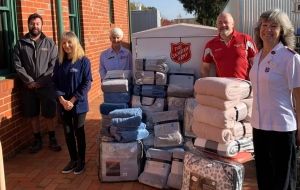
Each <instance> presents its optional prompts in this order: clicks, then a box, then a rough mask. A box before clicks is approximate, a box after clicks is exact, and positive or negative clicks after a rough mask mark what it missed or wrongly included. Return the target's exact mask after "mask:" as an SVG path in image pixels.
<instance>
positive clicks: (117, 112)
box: [109, 108, 142, 119]
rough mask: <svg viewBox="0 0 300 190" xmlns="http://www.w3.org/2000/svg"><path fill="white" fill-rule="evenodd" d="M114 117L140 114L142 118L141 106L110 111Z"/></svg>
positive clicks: (110, 114)
mask: <svg viewBox="0 0 300 190" xmlns="http://www.w3.org/2000/svg"><path fill="white" fill-rule="evenodd" d="M109 116H110V117H112V118H128V117H132V116H139V117H140V118H141V119H142V110H141V108H127V109H116V110H114V111H112V112H110V113H109Z"/></svg>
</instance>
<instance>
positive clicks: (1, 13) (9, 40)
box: [0, 0, 18, 76]
mask: <svg viewBox="0 0 300 190" xmlns="http://www.w3.org/2000/svg"><path fill="white" fill-rule="evenodd" d="M17 36H18V31H17V24H16V4H15V1H11V0H0V57H1V61H0V76H5V75H8V74H10V73H12V72H13V66H12V53H13V48H14V45H15V43H16V40H17V39H16V38H17Z"/></svg>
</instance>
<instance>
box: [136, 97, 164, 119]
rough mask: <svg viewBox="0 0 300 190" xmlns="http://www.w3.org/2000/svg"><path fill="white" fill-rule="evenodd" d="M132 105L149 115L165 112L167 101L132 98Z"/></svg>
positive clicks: (162, 99)
mask: <svg viewBox="0 0 300 190" xmlns="http://www.w3.org/2000/svg"><path fill="white" fill-rule="evenodd" d="M131 105H132V107H133V108H137V107H140V108H141V109H142V110H143V113H144V114H146V115H148V114H149V113H153V112H160V111H163V110H164V107H165V99H164V98H150V97H140V96H132V100H131Z"/></svg>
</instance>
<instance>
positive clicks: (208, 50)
mask: <svg viewBox="0 0 300 190" xmlns="http://www.w3.org/2000/svg"><path fill="white" fill-rule="evenodd" d="M256 52H257V49H256V46H255V43H254V42H253V40H252V38H251V37H250V36H249V35H247V34H243V33H239V32H237V31H234V32H233V35H232V38H231V40H230V41H229V42H228V44H225V42H224V41H223V40H222V38H221V37H220V36H217V37H215V38H214V39H212V40H210V41H209V42H208V43H207V44H206V46H205V49H204V54H203V58H202V61H203V62H207V63H213V64H216V74H217V76H218V77H235V78H241V79H247V80H249V70H250V68H251V65H250V64H249V63H248V59H250V58H253V57H254V55H255V54H256Z"/></svg>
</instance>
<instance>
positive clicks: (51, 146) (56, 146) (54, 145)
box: [48, 137, 61, 152]
mask: <svg viewBox="0 0 300 190" xmlns="http://www.w3.org/2000/svg"><path fill="white" fill-rule="evenodd" d="M48 147H49V149H50V150H53V151H55V152H59V151H61V146H60V145H59V144H57V140H56V138H55V137H54V138H51V139H49V146H48Z"/></svg>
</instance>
